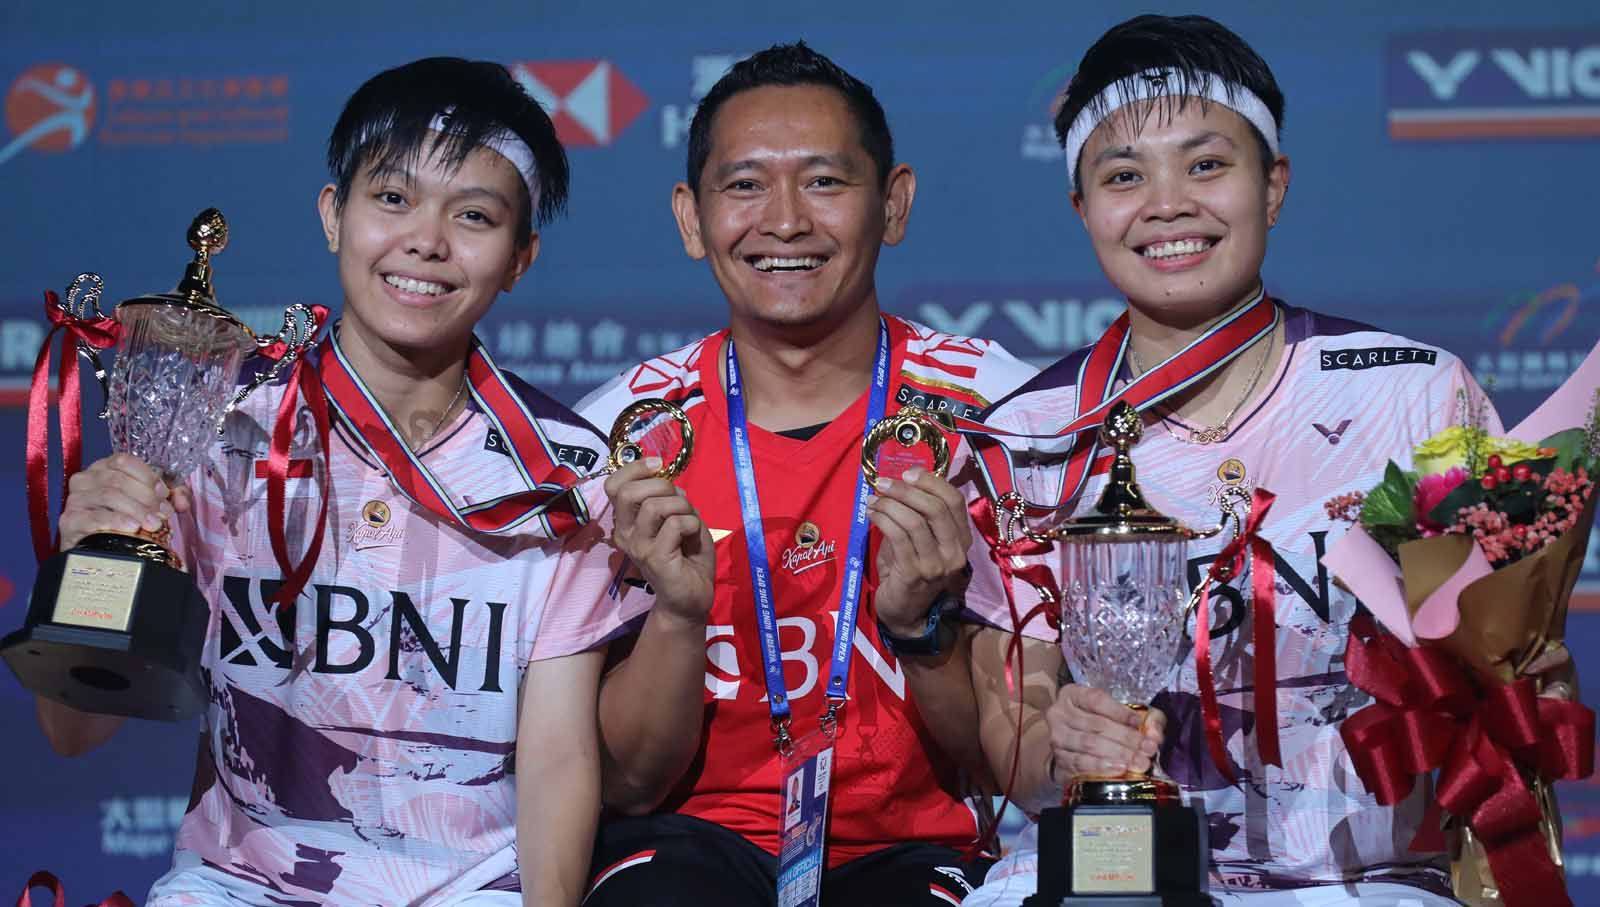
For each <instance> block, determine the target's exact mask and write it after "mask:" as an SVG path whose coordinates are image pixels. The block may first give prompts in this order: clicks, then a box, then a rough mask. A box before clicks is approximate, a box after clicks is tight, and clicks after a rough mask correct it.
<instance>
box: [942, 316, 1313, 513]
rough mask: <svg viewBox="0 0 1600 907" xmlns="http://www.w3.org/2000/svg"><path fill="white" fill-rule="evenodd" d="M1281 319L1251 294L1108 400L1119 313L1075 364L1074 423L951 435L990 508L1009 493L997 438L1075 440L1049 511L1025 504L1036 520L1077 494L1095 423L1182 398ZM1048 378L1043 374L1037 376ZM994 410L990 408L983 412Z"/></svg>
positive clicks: (968, 424) (1116, 365) (1117, 358)
mask: <svg viewBox="0 0 1600 907" xmlns="http://www.w3.org/2000/svg"><path fill="white" fill-rule="evenodd" d="M1281 317H1282V316H1281V314H1280V312H1279V311H1278V306H1277V304H1276V303H1275V302H1273V300H1272V299H1271V298H1269V297H1268V296H1267V295H1266V292H1265V291H1261V292H1258V293H1257V294H1256V295H1255V296H1254V297H1253V298H1252V299H1251V300H1250V301H1249V302H1246V303H1244V304H1243V305H1241V306H1239V307H1238V308H1236V309H1234V310H1233V311H1231V312H1229V313H1228V314H1226V315H1224V316H1222V318H1221V320H1219V321H1218V322H1217V323H1216V324H1214V325H1212V326H1211V327H1210V328H1208V329H1207V330H1206V332H1205V333H1203V334H1201V335H1200V336H1199V337H1197V338H1195V339H1194V340H1193V341H1192V342H1191V343H1190V344H1189V345H1188V346H1186V347H1184V348H1183V349H1181V350H1179V351H1178V352H1176V353H1174V354H1173V355H1172V356H1170V357H1168V358H1167V359H1165V360H1164V361H1162V362H1161V363H1160V364H1159V365H1157V366H1155V367H1154V368H1152V369H1150V370H1149V371H1148V372H1145V373H1144V374H1142V375H1140V376H1139V377H1137V378H1135V379H1134V380H1133V381H1132V382H1130V383H1129V384H1128V385H1127V386H1126V387H1124V388H1123V389H1122V392H1121V393H1113V389H1114V388H1115V386H1116V380H1117V376H1118V375H1120V374H1121V373H1122V366H1123V361H1124V359H1125V358H1126V357H1127V352H1128V313H1127V312H1123V313H1122V315H1121V316H1120V317H1118V318H1117V320H1116V321H1115V322H1113V323H1112V325H1111V327H1110V328H1108V329H1107V330H1106V332H1105V333H1104V334H1102V335H1101V336H1100V339H1099V340H1097V341H1095V344H1094V346H1092V347H1090V349H1089V352H1088V355H1086V356H1084V357H1083V359H1082V361H1081V363H1080V364H1079V366H1078V374H1077V383H1076V385H1075V387H1074V392H1075V393H1076V395H1077V408H1076V410H1075V411H1076V412H1077V413H1078V415H1077V416H1076V417H1075V418H1074V419H1073V420H1072V421H1071V422H1068V423H1067V424H1066V425H1065V426H1063V427H1062V428H1061V429H1060V430H1059V431H1057V432H1055V433H1054V434H1048V435H1028V434H1019V433H1015V432H1007V431H1001V430H998V429H995V428H993V427H990V426H986V425H984V424H983V423H982V422H974V421H972V420H969V419H960V418H958V419H956V420H955V421H956V428H957V429H958V430H960V431H961V432H963V433H964V434H967V435H968V436H969V437H970V439H971V441H972V443H973V448H974V451H975V452H976V453H977V454H978V463H979V467H980V469H981V470H982V471H983V474H984V477H985V479H986V480H987V481H988V483H989V488H990V491H991V496H992V497H993V498H995V499H996V500H998V499H999V498H1001V497H1003V496H1004V495H1006V494H1008V493H1011V492H1013V491H1015V490H1016V482H1015V479H1014V477H1013V476H1012V472H1011V456H1010V453H1009V452H1008V451H1007V450H1006V449H1005V447H1004V446H1002V445H1001V444H1000V443H999V442H998V441H997V440H995V439H996V438H997V437H1000V436H1005V437H1014V438H1064V437H1066V436H1069V435H1077V439H1076V441H1075V442H1074V444H1073V447H1072V451H1071V454H1070V455H1069V456H1068V458H1067V460H1066V462H1065V463H1063V464H1062V467H1061V469H1062V475H1061V482H1060V493H1059V495H1058V496H1057V499H1056V500H1055V501H1053V502H1049V503H1036V502H1032V501H1028V502H1026V504H1027V507H1028V509H1029V510H1030V511H1031V512H1033V513H1036V514H1040V513H1046V512H1049V511H1053V510H1059V509H1062V508H1065V507H1068V506H1069V505H1070V504H1071V503H1072V502H1073V501H1075V500H1076V499H1077V498H1078V496H1079V495H1081V494H1082V493H1083V488H1084V485H1085V484H1086V483H1087V481H1088V479H1089V476H1090V474H1091V473H1092V472H1094V471H1095V470H1094V469H1093V468H1092V467H1093V466H1094V465H1095V454H1096V452H1097V450H1098V448H1099V428H1100V423H1101V422H1103V421H1104V420H1105V417H1106V413H1108V412H1110V410H1111V407H1112V406H1113V405H1115V404H1116V403H1117V402H1119V401H1127V403H1128V404H1129V405H1131V406H1132V407H1133V408H1134V409H1136V410H1138V411H1139V412H1141V413H1142V412H1145V411H1146V410H1148V409H1150V408H1151V407H1154V406H1158V405H1160V404H1161V403H1162V402H1163V401H1166V400H1169V399H1171V398H1173V397H1174V396H1177V395H1179V394H1182V393H1183V392H1184V391H1186V390H1188V389H1190V388H1192V387H1194V386H1195V385H1196V384H1198V383H1200V382H1201V381H1204V380H1205V379H1206V378H1208V377H1210V376H1211V375H1213V374H1215V373H1216V372H1217V371H1218V370H1219V369H1221V368H1223V367H1224V366H1226V365H1227V364H1228V363H1230V362H1232V361H1233V360H1234V359H1236V358H1238V356H1239V355H1240V354H1241V353H1243V352H1244V351H1245V350H1246V349H1248V348H1250V346H1251V345H1253V344H1254V343H1255V342H1256V341H1257V340H1260V339H1261V338H1263V337H1266V336H1268V335H1270V334H1271V333H1272V331H1273V329H1274V328H1276V327H1277V325H1278V321H1279V320H1280V318H1281ZM1049 374H1050V372H1049V371H1046V372H1045V373H1044V375H1049ZM1047 380H1048V379H1047ZM1050 386H1051V385H1049V384H1046V383H1041V382H1040V381H1039V379H1035V380H1034V381H1031V382H1029V383H1028V384H1025V385H1023V387H1022V388H1020V389H1019V390H1017V391H1014V392H1012V394H1011V397H1015V396H1017V395H1018V394H1023V393H1028V392H1030V391H1034V390H1041V389H1045V388H1048V387H1050ZM1008 399H1009V398H1008ZM1002 402H1004V401H1002ZM997 405H998V404H997ZM994 408H995V407H990V409H991V410H993V409H994Z"/></svg>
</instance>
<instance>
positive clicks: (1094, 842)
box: [1072, 812, 1156, 894]
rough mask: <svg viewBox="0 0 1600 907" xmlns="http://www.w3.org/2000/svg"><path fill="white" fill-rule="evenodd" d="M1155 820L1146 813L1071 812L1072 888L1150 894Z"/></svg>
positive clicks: (1153, 882) (1153, 876) (1081, 891)
mask: <svg viewBox="0 0 1600 907" xmlns="http://www.w3.org/2000/svg"><path fill="white" fill-rule="evenodd" d="M1155 886H1156V874H1155V823H1154V822H1153V821H1152V817H1151V816H1149V815H1148V814H1145V813H1122V814H1118V813H1111V814H1106V813H1092V812H1075V813H1073V814H1072V890H1073V891H1075V892H1077V893H1079V894H1152V893H1154V891H1155Z"/></svg>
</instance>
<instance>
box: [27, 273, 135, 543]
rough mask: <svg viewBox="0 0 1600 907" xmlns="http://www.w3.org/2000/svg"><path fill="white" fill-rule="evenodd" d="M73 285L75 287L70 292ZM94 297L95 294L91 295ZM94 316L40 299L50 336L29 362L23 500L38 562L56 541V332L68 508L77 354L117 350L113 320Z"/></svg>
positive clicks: (75, 436) (76, 435)
mask: <svg viewBox="0 0 1600 907" xmlns="http://www.w3.org/2000/svg"><path fill="white" fill-rule="evenodd" d="M76 290H77V283H76V282H74V293H76ZM90 292H92V293H95V295H96V298H98V291H93V290H91V291H90ZM90 308H91V309H92V310H93V312H94V315H95V316H96V317H93V318H82V317H79V316H77V315H75V314H73V313H72V312H71V311H68V309H67V308H66V307H64V306H62V304H61V297H59V296H57V295H56V294H55V292H54V291H52V290H46V291H45V294H44V311H45V317H46V318H47V319H49V321H50V325H51V327H50V331H49V333H47V334H45V336H44V343H43V344H41V345H40V346H39V355H38V357H37V358H36V359H34V361H33V380H32V382H31V383H30V384H29V385H28V430H27V458H26V470H27V495H28V526H29V529H30V531H31V532H32V535H33V554H34V557H36V558H38V560H40V561H41V562H42V561H44V560H45V559H46V558H48V557H50V556H51V555H53V554H55V552H56V549H57V548H58V547H60V536H59V535H52V534H51V531H50V514H49V509H50V358H51V349H52V346H53V341H54V339H55V336H56V334H57V333H60V334H61V335H62V337H61V366H60V372H59V374H58V376H57V381H58V384H59V388H60V395H61V397H60V401H59V409H58V412H57V417H58V422H59V424H60V430H61V501H62V506H65V505H66V497H67V483H68V482H70V481H71V480H72V477H73V475H74V474H76V473H77V472H78V471H79V470H81V469H82V468H83V390H82V388H80V387H79V386H78V350H79V349H81V348H85V347H86V348H89V349H94V350H103V349H109V348H110V347H113V346H116V343H117V339H118V337H119V336H120V335H121V329H122V326H121V325H120V324H119V323H118V322H117V320H116V319H115V318H109V317H106V316H104V315H101V314H100V312H99V308H98V305H93V306H90Z"/></svg>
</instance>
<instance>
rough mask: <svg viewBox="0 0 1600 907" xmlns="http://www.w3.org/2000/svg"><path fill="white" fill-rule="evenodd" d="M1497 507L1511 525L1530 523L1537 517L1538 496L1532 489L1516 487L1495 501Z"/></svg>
mask: <svg viewBox="0 0 1600 907" xmlns="http://www.w3.org/2000/svg"><path fill="white" fill-rule="evenodd" d="M1497 504H1498V506H1497V508H1496V509H1498V510H1499V511H1500V512H1501V513H1503V514H1505V515H1506V519H1508V520H1510V521H1511V522H1512V524H1513V525H1515V524H1517V523H1530V524H1531V523H1532V522H1533V521H1534V520H1536V519H1538V517H1539V496H1538V495H1537V494H1535V493H1534V492H1533V491H1531V490H1528V489H1524V488H1518V489H1516V490H1515V491H1513V492H1511V493H1510V494H1508V495H1505V496H1504V497H1502V498H1500V500H1499V501H1498V502H1497Z"/></svg>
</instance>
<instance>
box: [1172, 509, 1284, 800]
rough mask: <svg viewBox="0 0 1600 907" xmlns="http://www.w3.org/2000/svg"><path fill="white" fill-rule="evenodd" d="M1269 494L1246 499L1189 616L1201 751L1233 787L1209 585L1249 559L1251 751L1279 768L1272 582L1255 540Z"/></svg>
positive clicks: (1270, 566)
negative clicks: (1243, 515)
mask: <svg viewBox="0 0 1600 907" xmlns="http://www.w3.org/2000/svg"><path fill="white" fill-rule="evenodd" d="M1275 500H1277V498H1276V496H1275V495H1273V493H1272V492H1270V491H1267V490H1265V489H1261V488H1257V489H1256V490H1255V491H1254V492H1253V493H1252V494H1251V497H1250V516H1249V517H1248V518H1247V519H1246V520H1245V523H1244V529H1243V530H1242V531H1241V532H1240V533H1239V534H1238V535H1237V536H1235V537H1234V538H1233V540H1232V541H1230V542H1229V543H1228V544H1227V545H1226V546H1225V547H1223V549H1222V552H1221V553H1220V554H1218V555H1217V559H1216V560H1214V561H1212V562H1211V569H1210V571H1209V572H1208V574H1207V576H1206V579H1205V581H1204V582H1203V583H1202V584H1201V586H1200V597H1199V602H1198V603H1197V604H1196V605H1195V611H1194V672H1195V678H1196V682H1197V683H1198V685H1199V687H1200V717H1201V719H1202V722H1203V723H1204V725H1205V732H1206V748H1207V749H1209V750H1210V751H1211V761H1212V762H1214V763H1215V764H1216V766H1217V771H1218V773H1220V774H1221V775H1222V777H1223V778H1226V779H1227V781H1228V783H1229V784H1238V783H1239V779H1238V778H1237V777H1235V776H1234V773H1233V763H1232V761H1231V760H1230V759H1229V758H1228V749H1227V744H1226V743H1225V742H1224V741H1223V738H1222V709H1221V707H1220V706H1219V705H1218V704H1217V681H1216V674H1215V673H1214V672H1213V671H1212V669H1211V584H1212V583H1213V582H1227V581H1229V580H1231V579H1233V578H1234V577H1236V576H1238V575H1240V574H1241V573H1243V572H1244V565H1245V557H1246V556H1247V555H1248V556H1249V558H1250V611H1251V614H1252V624H1251V629H1252V637H1251V644H1252V646H1253V647H1254V648H1255V675H1254V689H1255V694H1254V695H1255V706H1256V750H1257V751H1258V752H1259V753H1260V754H1261V761H1262V762H1263V763H1265V764H1267V765H1276V766H1277V767H1279V768H1282V767H1283V753H1282V751H1281V749H1280V747H1279V744H1278V665H1277V654H1278V648H1277V647H1278V614H1277V611H1278V609H1277V595H1276V585H1277V580H1278V574H1277V567H1276V563H1275V559H1274V558H1275V556H1274V554H1273V551H1272V544H1271V543H1270V542H1268V541H1267V540H1266V539H1264V538H1262V537H1261V534H1260V531H1261V522H1262V521H1263V520H1265V519H1266V517H1267V511H1269V510H1271V509H1272V502H1273V501H1275Z"/></svg>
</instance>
